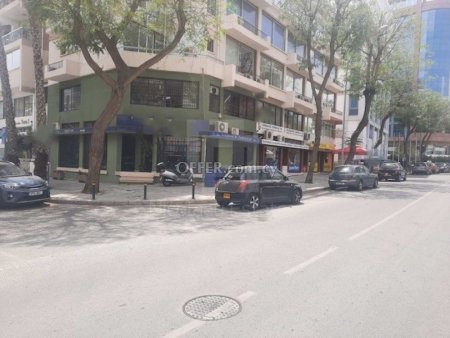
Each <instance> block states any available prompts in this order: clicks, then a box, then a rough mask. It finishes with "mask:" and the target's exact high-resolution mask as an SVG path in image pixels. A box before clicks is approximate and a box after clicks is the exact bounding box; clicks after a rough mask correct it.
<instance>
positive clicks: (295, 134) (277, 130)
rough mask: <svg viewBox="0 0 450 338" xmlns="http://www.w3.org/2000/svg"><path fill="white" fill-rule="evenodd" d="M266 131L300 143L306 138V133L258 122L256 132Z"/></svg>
mask: <svg viewBox="0 0 450 338" xmlns="http://www.w3.org/2000/svg"><path fill="white" fill-rule="evenodd" d="M265 131H270V132H272V133H273V134H274V135H276V136H283V137H285V138H290V139H294V140H299V141H303V140H304V138H305V133H304V132H303V131H300V130H295V129H289V128H285V127H280V126H276V125H274V124H269V123H264V122H256V132H257V133H264V132H265Z"/></svg>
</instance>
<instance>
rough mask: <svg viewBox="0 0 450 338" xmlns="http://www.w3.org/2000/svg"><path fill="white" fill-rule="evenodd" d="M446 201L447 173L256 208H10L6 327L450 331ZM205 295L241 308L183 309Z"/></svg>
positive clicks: (33, 331) (121, 332) (4, 262)
mask: <svg viewBox="0 0 450 338" xmlns="http://www.w3.org/2000/svg"><path fill="white" fill-rule="evenodd" d="M449 202H450V175H447V174H440V175H433V176H430V177H409V178H408V181H406V182H382V183H381V184H380V188H379V189H376V190H364V191H363V192H356V191H345V190H344V191H333V192H328V193H325V194H321V195H319V196H316V197H314V198H308V199H305V200H304V201H303V203H302V204H301V205H298V206H277V207H271V208H265V209H262V210H258V211H256V212H253V213H252V212H245V211H240V210H238V209H230V208H225V209H221V208H218V207H216V206H214V205H202V206H196V207H170V208H169V207H168V208H156V207H151V208H150V207H137V208H130V207H121V208H117V207H116V208H112V207H97V208H87V207H70V206H67V205H49V206H45V207H40V208H25V209H18V210H3V211H0V304H1V305H0V337H8V338H9V337H180V336H185V337H409V338H410V337H450V317H449V315H448V314H449V313H450V287H449V285H450V264H449V262H450V221H449V220H450V207H449V206H450V205H449ZM206 295H221V296H227V297H231V298H233V299H235V300H237V301H238V302H239V303H240V305H241V308H240V309H238V310H236V311H235V312H238V313H231V312H232V311H233V308H232V305H233V303H232V302H227V303H224V304H223V305H222V306H221V307H219V308H218V309H217V306H215V305H214V303H213V302H211V299H210V298H208V299H207V300H206V302H204V303H203V304H200V305H199V306H198V307H197V308H196V309H197V310H196V311H197V312H198V313H201V314H202V315H204V316H206V317H215V316H218V315H220V314H224V315H226V314H227V313H228V311H229V312H230V315H232V314H235V315H234V316H232V317H230V318H226V319H222V320H213V321H199V320H194V319H192V318H190V317H188V316H187V315H186V314H185V313H184V312H183V305H184V304H185V303H186V302H188V301H189V300H191V299H194V298H196V297H199V296H206ZM205 308H206V310H205ZM239 310H240V311H239Z"/></svg>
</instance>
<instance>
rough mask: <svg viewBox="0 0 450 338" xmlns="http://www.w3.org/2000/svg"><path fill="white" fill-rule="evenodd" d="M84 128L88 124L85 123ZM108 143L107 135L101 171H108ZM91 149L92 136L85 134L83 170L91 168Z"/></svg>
mask: <svg viewBox="0 0 450 338" xmlns="http://www.w3.org/2000/svg"><path fill="white" fill-rule="evenodd" d="M84 126H85V127H87V126H86V122H85V123H84ZM107 145H108V141H107V135H105V145H104V148H103V158H102V163H101V164H100V169H101V170H106V157H107V153H108V149H107ZM90 148H91V135H90V134H85V135H83V168H85V169H88V168H89V150H90Z"/></svg>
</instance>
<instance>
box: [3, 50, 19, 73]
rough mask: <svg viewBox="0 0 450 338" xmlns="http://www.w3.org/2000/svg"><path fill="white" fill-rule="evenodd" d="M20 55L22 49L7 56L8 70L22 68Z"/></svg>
mask: <svg viewBox="0 0 450 338" xmlns="http://www.w3.org/2000/svg"><path fill="white" fill-rule="evenodd" d="M20 55H21V53H20V49H16V50H14V51H12V52H9V53H8V54H6V66H7V67H8V70H13V69H17V68H20V65H21V60H20Z"/></svg>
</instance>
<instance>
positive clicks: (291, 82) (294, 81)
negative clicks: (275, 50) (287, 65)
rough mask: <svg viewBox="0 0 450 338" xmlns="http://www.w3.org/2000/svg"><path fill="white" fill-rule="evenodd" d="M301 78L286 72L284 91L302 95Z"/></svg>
mask: <svg viewBox="0 0 450 338" xmlns="http://www.w3.org/2000/svg"><path fill="white" fill-rule="evenodd" d="M303 81H304V79H303V77H302V76H300V75H298V74H296V73H294V72H291V71H290V70H288V71H287V72H286V86H285V89H286V91H291V92H295V93H296V94H303Z"/></svg>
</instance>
